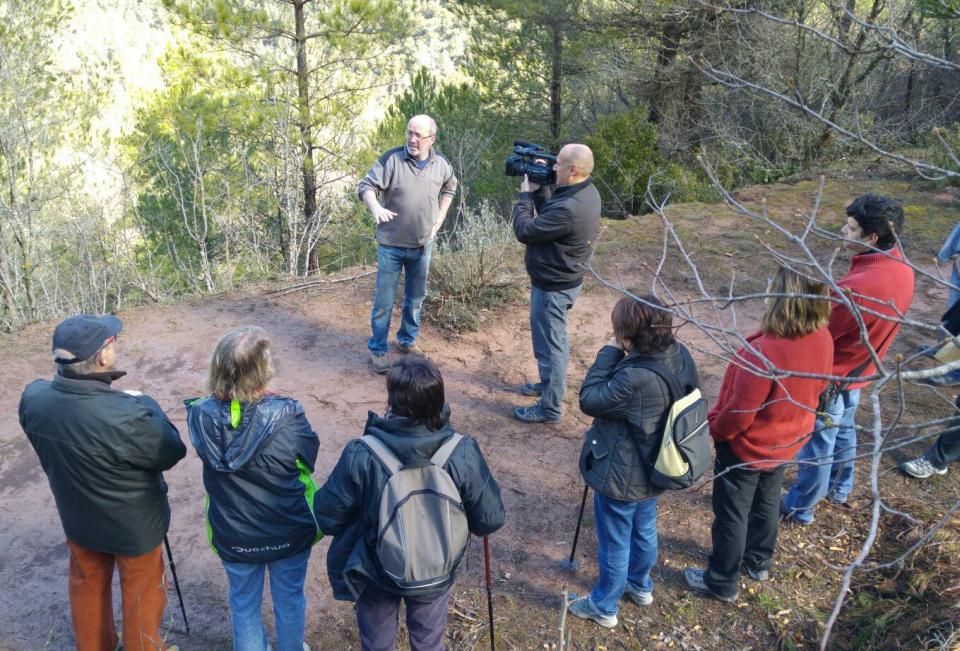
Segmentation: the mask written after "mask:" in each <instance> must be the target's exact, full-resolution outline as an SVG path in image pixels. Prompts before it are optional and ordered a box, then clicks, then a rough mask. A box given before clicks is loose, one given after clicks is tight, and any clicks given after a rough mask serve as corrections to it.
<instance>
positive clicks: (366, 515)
mask: <svg viewBox="0 0 960 651" xmlns="http://www.w3.org/2000/svg"><path fill="white" fill-rule="evenodd" d="M449 416H450V412H449V409H448V408H446V407H444V417H445V422H444V426H443V427H441V428H440V429H439V430H437V431H435V432H433V431H430V430H429V429H427V428H426V427H424V426H421V425H413V424H411V423H410V421H409V420H408V419H407V418H402V417H396V416H394V417H381V416H377V415H376V414H374V413H373V412H370V413H369V415H368V416H367V424H366V426H365V427H364V434H371V435H373V436H376V437H377V438H378V439H380V440H381V441H382V442H383V443H384V444H386V445H387V447H389V448H390V450H391V451H393V453H394V454H395V455H396V456H397V458H398V459H399V460H400V461H401V462H403V463H404V465H410V464H418V463H419V464H422V463H425V462H427V461H429V459H430V457H432V456H433V455H434V453H435V452H436V451H437V450H438V449H439V448H440V446H441V445H442V444H443V443H444V442H445V441H446V440H447V439H448V438H450V437H451V436H452V435H453V433H454V430H453V428H452V427H451V426H450V423H449ZM444 468H445V470H446V471H447V472H448V473H450V476H451V477H452V478H453V483H454V484H456V486H457V489H458V490H459V491H460V497H461V499H462V500H463V506H464V509H465V511H466V516H467V524H468V526H469V528H470V533H472V534H473V535H475V536H486V535H488V534H491V533H493V532H494V531H496V530H497V529H499V528H500V527H502V526H503V522H504V519H505V517H506V516H505V513H504V510H503V502H502V501H501V500H500V487H499V486H498V485H497V482H496V480H494V478H493V476H492V475H491V474H490V469H489V468H488V467H487V462H486V460H485V459H484V458H483V454H481V452H480V446H479V445H477V442H476V440H474V439H473V438H469V437H466V436H465V437H464V438H463V440H462V441H460V443H459V444H458V445H457V447H456V448H455V449H454V451H453V454H451V455H450V459H449V460H448V461H447V464H446V466H444ZM388 478H389V475H388V474H387V470H386V468H385V467H384V466H383V464H382V463H381V462H380V460H379V459H378V458H377V457H376V456H375V455H374V454H373V452H371V451H370V448H368V447H367V445H366V444H365V443H363V442H361V441H360V440H359V439H354V440H352V441H350V442H349V443H347V446H346V447H345V448H344V449H343V453H342V454H341V455H340V460H339V461H338V462H337V465H336V467H335V468H334V469H333V472H332V473H330V477H328V478H327V481H326V483H325V484H324V485H323V487H322V488H321V489H320V490H319V491H317V495H316V501H315V502H314V510H315V511H316V514H317V520H318V521H319V522H320V528H321V529H323V531H324V533H327V534H330V535H332V536H334V538H333V542H332V543H330V549H329V551H328V552H327V574H328V575H329V578H330V585H331V586H333V596H334V598H335V599H340V600H345V601H356V599H357V598H358V597H359V596H360V593H362V592H363V590H364V588H365V587H366V585H367V582H368V581H373V582H374V583H375V584H376V585H377V586H378V587H379V588H381V589H382V590H384V591H386V592H389V593H392V594H404V592H403V591H402V590H400V589H399V588H398V587H397V585H396V584H395V583H394V582H393V581H392V580H391V579H390V578H389V577H387V576H386V575H385V574H384V572H383V570H382V569H381V567H380V563H379V561H378V560H377V552H376V542H377V524H378V522H379V513H378V511H379V507H380V494H381V493H382V492H383V488H384V486H386V484H387V479H388ZM455 571H456V570H454V572H455ZM453 574H454V573H451V578H450V581H448V582H446V583H443V584H441V585H438V586H436V587H435V588H432V589H430V590H422V589H421V590H417V591H416V594H417V596H422V597H430V596H434V595H437V594H441V593H443V592H445V591H446V590H447V589H449V587H450V584H451V583H452V582H453Z"/></svg>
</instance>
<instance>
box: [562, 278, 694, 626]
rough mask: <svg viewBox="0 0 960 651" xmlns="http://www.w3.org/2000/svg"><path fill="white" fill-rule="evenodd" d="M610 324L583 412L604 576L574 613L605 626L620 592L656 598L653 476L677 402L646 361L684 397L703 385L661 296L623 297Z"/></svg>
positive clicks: (639, 600) (584, 468) (586, 470)
mask: <svg viewBox="0 0 960 651" xmlns="http://www.w3.org/2000/svg"><path fill="white" fill-rule="evenodd" d="M612 321H613V333H614V338H613V339H612V340H611V341H610V343H608V344H607V345H606V346H604V347H603V348H601V349H600V352H599V353H597V360H596V361H595V362H594V363H593V366H592V367H591V368H590V370H589V371H588V372H587V377H586V378H585V379H584V380H583V384H582V385H581V386H580V409H581V410H582V411H583V413H585V414H587V415H588V416H593V417H594V418H593V425H592V426H591V427H590V429H588V430H587V432H586V434H584V441H583V450H582V451H581V453H580V472H581V473H582V474H583V478H584V480H585V481H586V482H587V485H588V486H590V488H592V489H593V491H594V495H593V510H594V524H595V526H596V530H597V547H598V550H597V552H598V553H597V555H598V564H599V566H600V576H598V577H597V580H596V582H595V583H594V586H593V590H592V591H591V592H590V594H589V595H588V596H586V597H581V598H579V599H575V600H574V601H573V602H572V603H571V604H570V613H572V614H573V615H576V616H577V617H582V618H584V619H590V620H593V621H594V622H596V623H597V624H599V625H600V626H603V627H605V628H613V627H614V626H616V625H617V621H618V620H617V611H618V606H617V602H618V601H619V600H620V598H621V597H622V596H624V595H625V596H626V597H627V598H628V599H629V600H630V601H632V602H633V603H635V604H637V605H638V606H648V605H650V604H651V603H653V579H652V578H651V576H650V572H651V570H652V569H653V566H654V565H655V564H656V562H657V498H658V497H659V495H660V493H662V492H663V491H662V489H660V488H657V487H656V486H654V485H653V484H651V483H650V474H649V473H650V468H652V467H653V463H654V461H655V460H656V456H657V452H658V450H659V447H660V441H661V436H660V433H661V432H662V431H663V426H664V422H665V420H666V418H667V413H668V412H669V410H670V407H671V405H672V404H673V402H672V401H671V399H670V389H669V388H668V387H667V384H666V382H664V380H663V379H662V378H661V377H660V376H659V375H657V374H656V373H655V372H654V371H652V370H650V369H648V368H644V367H642V366H640V364H641V363H642V362H644V361H652V362H655V363H657V364H658V365H659V366H661V367H662V368H663V369H665V370H666V371H667V372H670V373H673V374H674V375H675V376H676V378H677V380H678V384H679V385H680V386H681V387H683V390H684V395H686V394H687V393H689V392H690V391H692V390H693V389H695V388H697V387H698V386H699V383H700V382H699V378H698V377H697V368H696V366H695V365H694V363H693V358H692V357H691V356H690V352H689V351H688V350H687V349H686V347H685V346H684V345H683V344H681V343H680V342H678V341H676V339H675V338H674V336H673V321H672V317H671V314H670V312H669V311H668V310H667V309H666V308H664V307H663V304H662V303H661V302H660V301H659V300H657V299H656V298H655V297H653V296H640V297H639V300H637V299H634V298H621V299H620V301H619V302H617V304H616V306H615V307H614V308H613V315H612ZM571 596H573V597H575V595H571Z"/></svg>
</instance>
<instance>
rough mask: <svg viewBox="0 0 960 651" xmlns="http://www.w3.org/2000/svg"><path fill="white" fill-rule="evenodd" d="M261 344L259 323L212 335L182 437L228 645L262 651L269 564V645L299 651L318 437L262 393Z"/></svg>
mask: <svg viewBox="0 0 960 651" xmlns="http://www.w3.org/2000/svg"><path fill="white" fill-rule="evenodd" d="M273 372H274V371H273V366H272V364H271V356H270V342H269V340H268V339H267V337H266V333H265V332H264V330H263V328H259V327H255V326H250V327H246V328H241V329H239V330H235V331H233V332H230V333H228V334H226V335H224V337H223V338H222V339H220V341H219V343H217V347H216V348H215V349H214V351H213V356H212V358H211V360H210V373H209V376H208V378H207V390H208V391H209V392H210V393H211V394H212V395H211V396H210V397H209V398H201V399H198V400H193V401H189V402H188V403H187V426H188V428H189V430H190V440H191V441H192V442H193V447H194V448H196V450H197V455H199V457H200V459H201V460H202V461H203V486H204V488H206V490H207V496H208V500H207V535H208V536H209V538H210V544H211V546H212V547H213V549H214V551H215V552H216V553H217V555H218V556H220V560H221V561H222V562H223V567H224V569H225V570H226V573H227V583H228V584H229V598H230V616H231V622H232V627H233V648H234V649H236V650H243V651H266V650H267V649H268V648H270V647H269V643H268V641H267V633H266V630H265V629H264V627H263V621H262V619H261V616H260V608H261V603H262V601H263V576H264V572H265V571H266V570H267V569H269V571H270V572H269V573H270V593H271V595H272V596H273V612H274V616H275V621H276V633H277V648H278V651H301V650H308V649H309V647H308V646H307V644H306V643H305V642H304V641H303V638H304V618H305V614H306V597H305V596H304V594H303V584H304V581H305V579H306V576H307V561H308V560H309V559H310V549H311V547H312V546H313V544H314V543H315V542H317V541H318V540H319V539H320V537H321V536H322V534H321V532H320V528H319V527H318V526H317V521H316V518H314V516H313V494H314V491H315V487H314V484H313V479H312V478H311V474H312V473H313V468H314V465H315V464H316V461H317V451H318V450H319V448H320V440H319V439H318V438H317V435H316V434H315V433H314V432H313V430H312V429H311V428H310V423H308V422H307V417H306V415H305V414H304V412H303V407H302V406H301V405H300V403H299V402H297V401H296V400H294V399H292V398H283V397H281V396H278V395H275V394H272V393H269V392H268V391H267V384H268V383H269V381H270V378H271V377H272V376H273Z"/></svg>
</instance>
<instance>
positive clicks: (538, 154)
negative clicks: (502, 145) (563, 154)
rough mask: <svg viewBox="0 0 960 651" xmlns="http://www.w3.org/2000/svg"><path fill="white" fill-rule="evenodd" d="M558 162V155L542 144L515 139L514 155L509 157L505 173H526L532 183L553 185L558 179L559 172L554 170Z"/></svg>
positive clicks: (511, 174)
mask: <svg viewBox="0 0 960 651" xmlns="http://www.w3.org/2000/svg"><path fill="white" fill-rule="evenodd" d="M540 161H546V162H540ZM556 162H557V157H556V156H554V155H553V154H551V153H550V152H548V151H547V150H546V149H544V148H543V147H541V146H540V145H535V144H534V143H532V142H526V141H523V140H514V141H513V155H512V156H508V157H507V163H506V171H505V173H506V175H507V176H523V175H524V174H526V175H527V178H529V179H530V182H531V183H536V184H538V185H552V184H554V183H556V181H557V173H556V172H555V171H554V170H553V164H554V163H556Z"/></svg>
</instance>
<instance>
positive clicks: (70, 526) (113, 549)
mask: <svg viewBox="0 0 960 651" xmlns="http://www.w3.org/2000/svg"><path fill="white" fill-rule="evenodd" d="M20 426H21V427H23V431H24V432H26V434H27V438H28V439H30V443H31V444H32V445H33V449H34V450H36V452H37V456H39V457H40V465H42V466H43V470H44V472H46V473H47V479H48V480H49V482H50V489H51V491H53V498H54V500H55V501H56V503H57V511H58V512H59V513H60V521H61V523H62V524H63V532H64V534H66V536H67V539H68V540H70V541H72V542H74V543H76V544H77V545H80V546H81V547H84V548H86V549H89V550H92V551H97V552H102V553H104V554H122V555H125V556H139V555H141V554H145V553H147V552H148V551H150V550H152V549H155V548H156V547H157V546H158V545H159V544H160V543H161V542H162V541H163V537H164V535H165V534H166V533H167V528H168V527H169V526H170V506H169V504H168V503H167V484H166V482H165V481H164V480H163V474H162V473H163V471H164V470H169V469H170V468H172V467H173V466H174V465H175V464H176V463H177V462H178V461H180V459H182V458H183V457H184V455H186V453H187V448H186V447H185V446H184V445H183V442H182V441H181V440H180V433H179V432H178V431H177V428H176V427H174V426H173V424H172V423H171V422H170V421H169V420H168V419H167V417H166V415H164V413H163V410H162V409H160V405H158V404H157V403H156V402H155V401H154V400H153V398H150V397H149V396H144V395H138V396H134V395H130V394H127V393H124V392H123V391H119V390H117V389H113V388H111V387H110V385H109V384H107V383H106V382H101V381H99V380H95V379H90V378H88V377H84V376H79V377H64V376H63V375H61V374H59V373H58V374H57V375H56V376H54V378H53V380H52V381H48V380H35V381H34V382H31V383H30V384H28V385H27V387H26V388H25V389H24V390H23V395H22V396H21V397H20Z"/></svg>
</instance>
